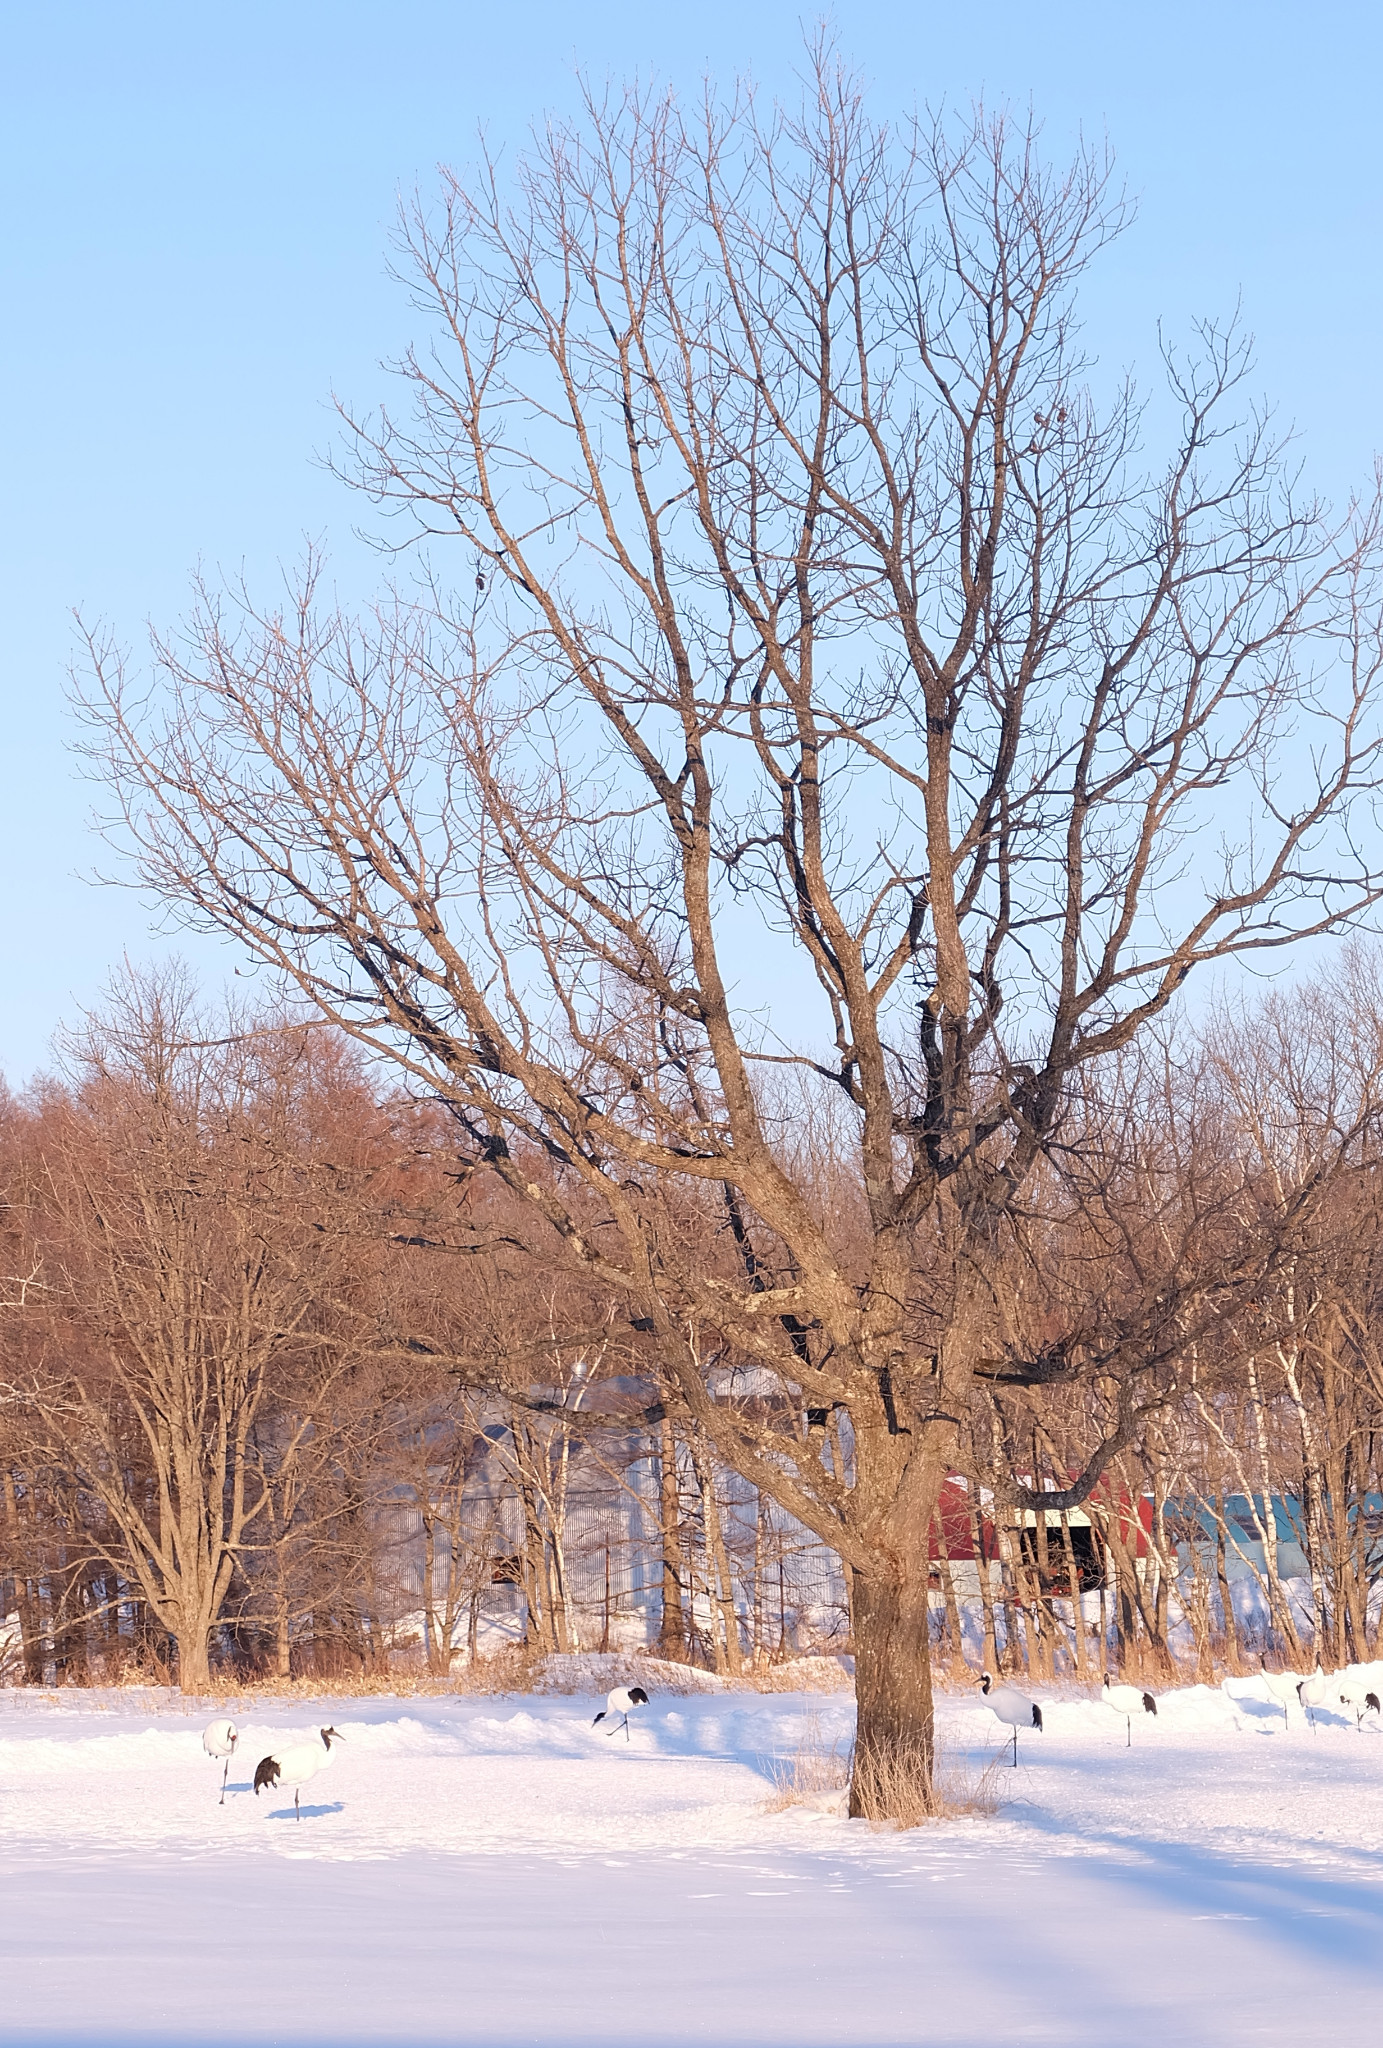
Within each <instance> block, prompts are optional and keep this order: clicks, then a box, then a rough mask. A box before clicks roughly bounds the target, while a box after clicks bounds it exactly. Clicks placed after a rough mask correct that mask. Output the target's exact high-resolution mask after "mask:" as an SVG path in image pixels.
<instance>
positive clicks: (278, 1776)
mask: <svg viewBox="0 0 1383 2048" xmlns="http://www.w3.org/2000/svg"><path fill="white" fill-rule="evenodd" d="M317 1732H318V1734H319V1735H320V1736H321V1738H322V1739H321V1741H320V1742H319V1743H318V1742H295V1743H291V1744H289V1745H288V1746H287V1747H285V1748H283V1749H276V1750H274V1751H273V1753H272V1755H270V1756H266V1757H264V1758H262V1759H261V1761H260V1764H259V1768H258V1769H257V1770H256V1772H255V1797H256V1799H257V1798H258V1797H259V1795H260V1792H261V1791H273V1790H276V1789H277V1788H278V1787H280V1786H281V1787H282V1788H283V1790H284V1791H285V1792H286V1791H287V1790H288V1787H289V1786H290V1785H291V1786H292V1787H293V1811H294V1813H295V1814H297V1816H298V1819H299V1820H301V1819H302V1817H303V1815H302V1808H301V1807H300V1806H299V1804H298V1791H299V1788H300V1787H301V1786H303V1785H305V1784H306V1783H307V1782H308V1779H309V1778H315V1777H316V1775H317V1773H318V1772H319V1771H324V1770H325V1769H326V1767H327V1765H328V1764H329V1763H330V1762H331V1745H332V1743H333V1742H344V1741H345V1739H346V1738H345V1736H344V1735H342V1734H341V1733H340V1732H339V1730H337V1729H335V1728H319V1729H318V1731H317Z"/></svg>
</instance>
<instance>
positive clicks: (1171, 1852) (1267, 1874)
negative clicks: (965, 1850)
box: [1023, 1808, 1383, 1976]
mask: <svg viewBox="0 0 1383 2048" xmlns="http://www.w3.org/2000/svg"><path fill="white" fill-rule="evenodd" d="M1023 1819H1024V1821H1025V1822H1026V1824H1027V1825H1028V1826H1029V1827H1031V1828H1033V1829H1034V1830H1035V1831H1037V1832H1039V1833H1042V1834H1046V1835H1050V1836H1052V1837H1054V1838H1056V1839H1060V1840H1064V1841H1066V1842H1067V1843H1070V1842H1071V1841H1072V1840H1078V1841H1080V1842H1088V1843H1092V1844H1096V1843H1098V1844H1101V1845H1103V1846H1105V1847H1107V1848H1109V1849H1112V1850H1114V1851H1116V1852H1118V1851H1120V1850H1122V1851H1125V1852H1130V1851H1131V1852H1132V1853H1133V1854H1134V1855H1136V1856H1137V1857H1138V1858H1139V1859H1140V1860H1139V1861H1138V1862H1130V1861H1126V1860H1125V1858H1124V1857H1123V1856H1120V1855H1118V1854H1117V1853H1116V1854H1115V1855H1112V1856H1109V1857H1107V1858H1106V1857H1103V1856H1102V1857H1099V1858H1092V1859H1090V1860H1089V1861H1087V1862H1084V1863H1083V1864H1082V1866H1081V1874H1082V1876H1083V1877H1085V1878H1087V1879H1089V1880H1090V1881H1092V1882H1097V1883H1103V1884H1105V1885H1108V1886H1109V1887H1110V1888H1111V1889H1114V1888H1118V1889H1119V1890H1122V1891H1124V1892H1134V1893H1139V1894H1141V1895H1142V1897H1143V1898H1144V1900H1146V1901H1147V1903H1149V1904H1154V1903H1155V1904H1157V1905H1159V1906H1161V1907H1163V1908H1164V1909H1166V1910H1169V1911H1176V1912H1180V1913H1181V1914H1182V1915H1183V1916H1184V1917H1185V1918H1188V1919H1192V1920H1215V1919H1225V1920H1245V1921H1258V1922H1260V1923H1261V1924H1262V1926H1263V1929H1264V1932H1265V1934H1266V1935H1267V1936H1268V1937H1269V1939H1270V1940H1271V1941H1273V1942H1274V1943H1275V1944H1276V1945H1278V1946H1291V1947H1294V1948H1296V1949H1297V1950H1299V1951H1300V1952H1301V1953H1302V1955H1303V1956H1307V1957H1310V1958H1312V1959H1314V1960H1317V1961H1327V1962H1333V1963H1338V1964H1348V1965H1352V1966H1353V1967H1354V1968H1356V1969H1360V1970H1363V1971H1367V1972H1369V1973H1370V1974H1372V1975H1375V1976H1376V1975H1377V1974H1378V1972H1379V1958H1380V1956H1383V1888H1380V1886H1379V1884H1378V1882H1377V1879H1376V1878H1372V1877H1331V1876H1329V1875H1325V1874H1323V1873H1322V1872H1321V1871H1320V1870H1319V1869H1311V1868H1305V1867H1303V1866H1301V1865H1300V1864H1295V1865H1294V1864H1287V1863H1274V1862H1271V1861H1268V1860H1266V1859H1265V1860H1263V1861H1258V1860H1254V1859H1250V1858H1248V1857H1246V1856H1244V1855H1242V1854H1234V1853H1230V1852H1225V1851H1221V1850H1217V1849H1213V1848H1209V1847H1201V1846H1199V1845H1197V1844H1194V1843H1188V1842H1164V1841H1157V1840H1154V1839H1149V1838H1147V1837H1144V1836H1141V1835H1132V1834H1119V1833H1115V1832H1112V1831H1099V1830H1088V1829H1083V1828H1082V1829H1078V1830H1077V1829H1073V1828H1072V1827H1071V1825H1070V1823H1069V1822H1065V1821H1062V1820H1060V1819H1058V1818H1057V1817H1056V1816H1055V1815H1052V1814H1045V1813H1043V1812H1042V1811H1041V1810H1040V1809H1038V1808H1028V1809H1027V1810H1026V1811H1025V1813H1024V1815H1023ZM1351 1853H1352V1854H1353V1855H1354V1856H1356V1857H1358V1858H1359V1859H1360V1860H1362V1861H1367V1862H1368V1863H1370V1864H1373V1865H1375V1866H1383V1854H1380V1853H1379V1852H1378V1851H1376V1850H1370V1849H1362V1848H1361V1849H1354V1850H1352V1852H1351Z"/></svg>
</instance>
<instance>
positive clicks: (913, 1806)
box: [851, 1743, 1003, 1829]
mask: <svg viewBox="0 0 1383 2048" xmlns="http://www.w3.org/2000/svg"><path fill="white" fill-rule="evenodd" d="M1000 1765H1001V1759H1000V1757H999V1755H998V1754H997V1753H996V1754H994V1755H990V1756H986V1757H985V1758H983V1759H982V1760H979V1759H976V1758H974V1757H972V1756H971V1755H970V1754H969V1752H968V1751H966V1750H953V1749H950V1748H948V1747H947V1746H946V1745H945V1744H942V1743H938V1744H937V1747H936V1751H935V1754H934V1756H933V1759H932V1765H931V1769H930V1771H929V1770H928V1768H927V1758H926V1754H925V1752H924V1751H923V1750H922V1749H921V1748H920V1747H919V1748H917V1749H915V1750H911V1751H910V1750H908V1749H906V1748H904V1749H887V1750H878V1751H875V1752H874V1753H873V1754H870V1753H869V1752H865V1753H864V1754H863V1755H861V1753H860V1751H859V1749H858V1747H857V1748H856V1751H855V1754H854V1756H853V1758H852V1760H851V1784H852V1792H853V1803H854V1804H855V1805H857V1806H858V1808H859V1813H860V1817H861V1818H862V1819H864V1820H867V1821H868V1822H869V1824H870V1826H871V1827H877V1828H895V1829H903V1828H916V1827H921V1826H923V1825H924V1823H926V1822H927V1821H945V1820H969V1819H988V1818H990V1817H991V1816H992V1815H993V1814H995V1813H997V1812H998V1811H999V1808H1000V1807H1001V1806H1002V1804H1003V1789H1002V1788H1003V1778H1002V1775H1001V1769H1000Z"/></svg>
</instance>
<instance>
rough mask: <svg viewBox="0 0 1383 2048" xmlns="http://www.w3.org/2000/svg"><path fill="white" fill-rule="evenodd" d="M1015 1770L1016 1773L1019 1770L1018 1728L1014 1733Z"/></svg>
mask: <svg viewBox="0 0 1383 2048" xmlns="http://www.w3.org/2000/svg"><path fill="white" fill-rule="evenodd" d="M1013 1768H1014V1770H1015V1771H1016V1770H1017V1768H1018V1730H1017V1729H1016V1728H1015V1729H1014V1731H1013Z"/></svg>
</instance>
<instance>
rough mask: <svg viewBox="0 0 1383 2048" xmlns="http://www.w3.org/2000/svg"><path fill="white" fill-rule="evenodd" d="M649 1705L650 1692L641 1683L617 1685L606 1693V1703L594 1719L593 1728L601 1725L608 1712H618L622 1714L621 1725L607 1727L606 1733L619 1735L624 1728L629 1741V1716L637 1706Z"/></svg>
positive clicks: (626, 1739) (625, 1736) (626, 1738)
mask: <svg viewBox="0 0 1383 2048" xmlns="http://www.w3.org/2000/svg"><path fill="white" fill-rule="evenodd" d="M647 1705H648V1694H647V1693H646V1692H645V1691H644V1689H643V1687H642V1686H641V1685H617V1686H616V1687H615V1688H614V1691H613V1692H611V1693H608V1694H607V1695H606V1699H605V1704H604V1706H603V1707H602V1708H601V1710H600V1712H599V1713H598V1714H597V1715H596V1717H595V1719H594V1721H592V1723H591V1726H592V1728H597V1727H599V1725H600V1723H601V1722H602V1721H603V1720H604V1719H605V1717H606V1715H607V1714H618V1715H619V1716H620V1720H619V1726H618V1727H615V1728H607V1729H606V1730H605V1733H606V1734H607V1735H618V1734H619V1731H620V1728H623V1730H624V1739H625V1741H626V1742H627V1741H628V1740H629V1716H630V1715H631V1714H632V1713H633V1711H634V1709H635V1708H636V1707H646V1706H647Z"/></svg>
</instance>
